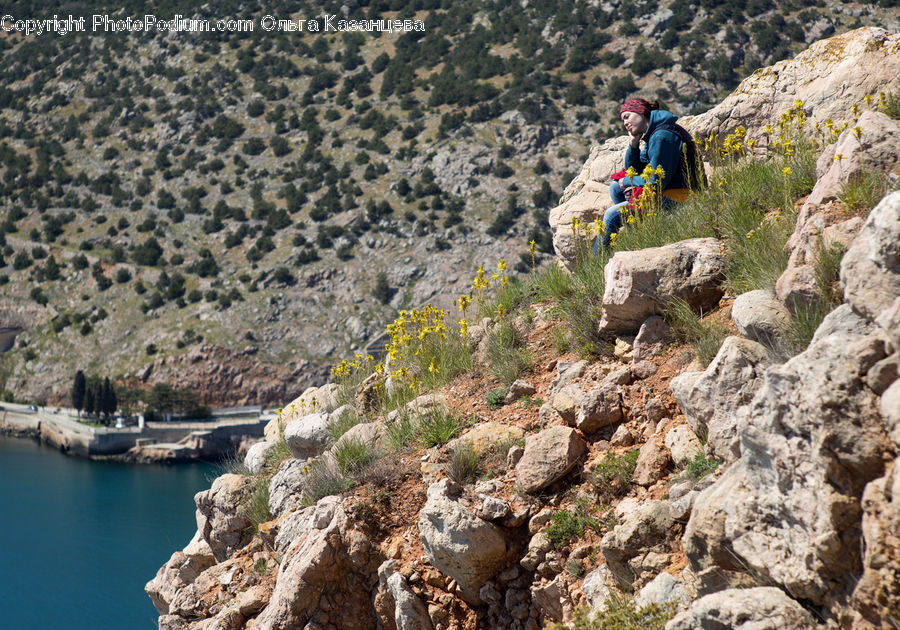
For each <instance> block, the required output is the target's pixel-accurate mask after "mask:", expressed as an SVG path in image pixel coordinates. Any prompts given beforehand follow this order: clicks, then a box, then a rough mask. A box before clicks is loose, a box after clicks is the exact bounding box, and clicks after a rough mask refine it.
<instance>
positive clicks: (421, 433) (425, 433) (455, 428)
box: [417, 408, 463, 448]
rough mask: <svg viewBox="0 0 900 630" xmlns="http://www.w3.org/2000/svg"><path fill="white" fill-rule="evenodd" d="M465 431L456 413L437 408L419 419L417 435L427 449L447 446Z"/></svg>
mask: <svg viewBox="0 0 900 630" xmlns="http://www.w3.org/2000/svg"><path fill="white" fill-rule="evenodd" d="M462 429H463V423H462V420H461V418H460V417H459V415H457V414H456V413H455V412H453V411H451V410H449V409H444V408H436V409H434V410H432V411H429V412H428V413H426V414H424V415H423V416H421V417H420V418H419V422H418V427H417V434H418V438H419V442H420V443H421V444H422V446H424V447H425V448H430V447H432V446H439V445H441V444H446V443H447V442H449V441H450V440H452V439H453V438H455V437H456V436H457V435H459V433H460V432H461V431H462Z"/></svg>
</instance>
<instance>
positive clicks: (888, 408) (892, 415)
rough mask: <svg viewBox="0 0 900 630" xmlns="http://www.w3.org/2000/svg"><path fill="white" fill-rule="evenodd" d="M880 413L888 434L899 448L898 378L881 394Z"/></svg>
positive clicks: (899, 403)
mask: <svg viewBox="0 0 900 630" xmlns="http://www.w3.org/2000/svg"><path fill="white" fill-rule="evenodd" d="M881 415H882V416H883V417H884V425H885V428H886V429H887V431H888V435H889V436H890V438H891V440H892V441H893V442H894V445H895V446H896V447H897V448H898V449H900V380H898V381H894V384H893V385H891V386H890V387H888V388H887V389H886V390H885V391H884V393H883V394H882V395H881Z"/></svg>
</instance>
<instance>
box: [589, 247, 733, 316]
mask: <svg viewBox="0 0 900 630" xmlns="http://www.w3.org/2000/svg"><path fill="white" fill-rule="evenodd" d="M603 275H604V278H605V280H606V288H605V290H604V292H603V318H602V319H601V320H600V331H601V332H627V331H635V330H637V329H638V328H639V327H640V326H641V324H642V323H643V322H644V320H646V319H647V318H648V317H649V316H650V315H656V314H658V313H660V312H661V311H662V307H663V305H664V304H665V303H666V302H667V301H668V300H670V299H672V298H681V299H683V300H685V301H686V302H687V303H688V304H690V305H691V306H693V307H694V308H697V309H706V308H710V307H712V306H715V304H716V303H718V301H719V298H721V297H722V288H721V286H720V285H721V282H722V279H723V278H724V277H725V259H724V258H723V257H722V254H721V244H720V243H719V241H717V240H716V239H713V238H695V239H689V240H687V241H681V242H678V243H673V244H671V245H665V246H663V247H652V248H648V249H641V250H637V251H625V252H616V253H615V254H614V255H613V257H612V259H611V260H610V261H609V262H608V263H607V265H606V268H605V269H604V271H603Z"/></svg>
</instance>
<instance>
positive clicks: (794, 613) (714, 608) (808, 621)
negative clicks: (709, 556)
mask: <svg viewBox="0 0 900 630" xmlns="http://www.w3.org/2000/svg"><path fill="white" fill-rule="evenodd" d="M815 626H816V624H815V621H814V620H813V618H812V616H811V615H810V614H809V613H808V612H806V610H804V609H803V606H801V605H800V604H798V603H797V602H795V601H794V600H793V599H791V598H790V597H788V596H787V595H785V594H784V593H783V592H782V591H780V590H778V589H777V588H773V587H771V586H758V587H756V588H746V589H728V590H725V591H720V592H718V593H713V594H712V595H707V596H706V597H703V598H701V599H698V600H697V601H695V602H694V603H693V605H691V607H690V609H689V610H686V611H684V612H682V613H680V614H679V615H677V616H676V617H675V618H674V619H672V620H671V621H670V622H669V623H667V624H666V630H696V629H697V628H710V629H716V630H718V629H719V628H721V629H722V630H725V628H728V629H729V630H809V628H814V627H815Z"/></svg>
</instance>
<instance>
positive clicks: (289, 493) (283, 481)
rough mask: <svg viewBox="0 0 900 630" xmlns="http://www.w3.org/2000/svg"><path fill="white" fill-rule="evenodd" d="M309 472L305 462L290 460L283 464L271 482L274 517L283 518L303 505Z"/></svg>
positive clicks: (270, 500) (271, 502) (271, 510)
mask: <svg viewBox="0 0 900 630" xmlns="http://www.w3.org/2000/svg"><path fill="white" fill-rule="evenodd" d="M308 470H309V468H308V466H307V464H306V461H304V460H300V459H293V458H289V459H286V460H285V461H283V462H282V463H281V467H279V469H278V472H276V473H275V474H274V475H273V476H272V479H270V480H269V511H270V512H271V513H272V515H273V516H281V515H282V514H284V513H285V512H288V511H290V510H292V509H294V508H297V507H300V506H301V505H302V503H303V490H304V488H305V487H306V486H305V483H306V473H307V471H308Z"/></svg>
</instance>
